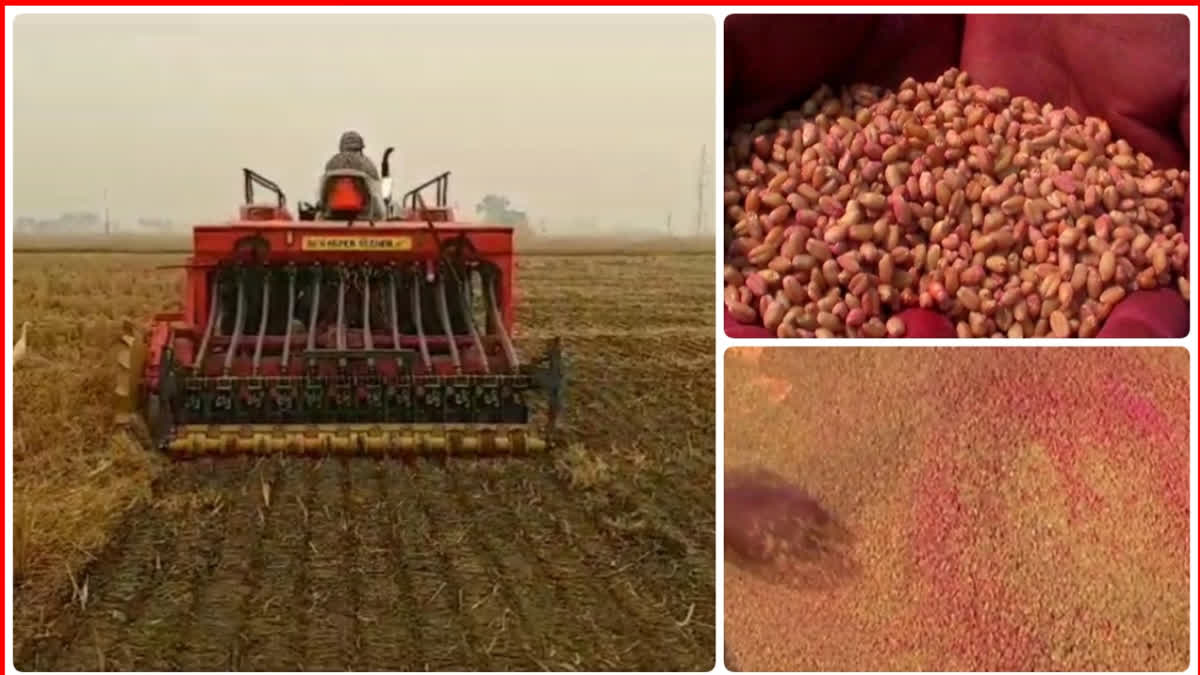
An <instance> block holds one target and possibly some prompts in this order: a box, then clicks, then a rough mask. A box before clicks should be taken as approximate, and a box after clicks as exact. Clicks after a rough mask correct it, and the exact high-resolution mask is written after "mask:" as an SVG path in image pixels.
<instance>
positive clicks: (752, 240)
mask: <svg viewBox="0 0 1200 675" xmlns="http://www.w3.org/2000/svg"><path fill="white" fill-rule="evenodd" d="M1188 178H1189V177H1188V172H1187V171H1180V170H1177V169H1166V170H1163V169H1155V168H1154V163H1153V161H1152V160H1151V159H1150V158H1149V157H1148V156H1146V155H1145V154H1143V153H1138V152H1135V151H1134V149H1133V148H1131V147H1130V145H1129V144H1128V143H1127V142H1126V141H1125V140H1123V139H1116V138H1114V137H1113V133H1112V131H1111V129H1110V128H1109V125H1108V123H1107V122H1106V121H1104V120H1102V119H1099V118H1096V117H1088V116H1084V115H1081V114H1080V113H1079V112H1077V111H1075V110H1073V109H1071V108H1069V107H1068V108H1054V107H1053V106H1052V105H1050V104H1045V105H1038V104H1036V103H1035V102H1033V101H1031V100H1029V99H1028V98H1025V97H1022V96H1017V97H1012V96H1010V94H1009V92H1008V91H1007V90H1006V89H1004V88H1002V87H992V88H990V89H989V88H986V87H982V86H980V85H977V84H971V83H970V78H969V76H968V75H967V73H965V72H961V71H959V70H957V69H951V70H948V71H946V73H944V74H943V75H942V76H941V77H940V78H938V79H937V80H936V81H934V82H927V83H923V84H922V83H919V82H916V81H915V80H913V79H912V78H909V79H908V80H905V81H904V82H903V83H902V84H901V85H900V87H899V90H898V91H895V92H892V91H885V90H883V89H882V88H879V87H875V86H870V85H863V84H856V85H853V86H850V87H848V88H845V89H843V90H842V91H841V93H840V94H835V92H834V91H833V89H832V88H830V87H829V86H822V87H821V88H820V89H819V90H818V91H817V92H816V93H815V94H814V95H813V96H812V97H811V98H810V99H809V100H808V101H807V102H805V103H804V105H803V106H802V107H801V108H800V109H799V110H796V111H790V112H787V113H784V114H783V116H782V117H781V118H779V119H767V120H763V121H762V122H759V123H758V124H756V125H754V126H753V127H750V126H743V127H740V128H738V129H736V130H734V132H733V133H732V134H731V138H730V147H729V148H728V151H727V153H726V173H725V206H726V222H727V232H726V236H727V239H728V244H729V256H728V258H727V263H726V265H725V284H726V286H725V303H726V306H727V307H728V309H729V312H730V314H731V315H732V316H733V317H734V318H735V319H736V320H738V321H740V322H742V323H748V324H754V323H761V324H763V325H765V326H766V328H767V329H768V330H770V331H771V332H773V333H775V334H776V335H778V336H779V337H835V336H837V337H842V336H845V337H884V336H901V335H903V334H904V331H905V326H904V323H903V321H902V320H901V319H900V318H899V317H897V316H893V315H894V314H895V313H898V312H899V311H901V310H903V309H906V308H910V307H923V308H926V309H932V310H935V311H940V312H942V313H944V314H946V315H947V316H949V317H950V319H951V321H953V322H954V323H955V324H956V327H957V332H958V335H959V336H960V337H988V336H992V337H1004V336H1007V337H1049V336H1054V337H1072V336H1078V337H1093V336H1095V335H1096V333H1097V332H1098V331H1099V329H1100V326H1101V325H1102V324H1103V322H1104V320H1105V318H1106V317H1107V316H1108V315H1109V313H1110V312H1111V311H1112V309H1113V307H1114V306H1115V305H1116V304H1117V303H1118V302H1120V301H1121V299H1122V298H1124V297H1125V296H1126V295H1127V294H1129V293H1131V292H1133V291H1136V290H1138V289H1154V288H1160V287H1168V286H1174V287H1177V288H1178V289H1179V291H1180V292H1181V293H1182V294H1183V296H1184V298H1185V299H1187V298H1188V296H1189V288H1188V278H1187V270H1188V267H1187V266H1188V244H1187V242H1186V241H1185V236H1184V232H1183V229H1184V228H1183V227H1182V226H1181V225H1180V223H1181V218H1182V215H1183V214H1184V213H1186V209H1187V201H1186V198H1187V184H1188Z"/></svg>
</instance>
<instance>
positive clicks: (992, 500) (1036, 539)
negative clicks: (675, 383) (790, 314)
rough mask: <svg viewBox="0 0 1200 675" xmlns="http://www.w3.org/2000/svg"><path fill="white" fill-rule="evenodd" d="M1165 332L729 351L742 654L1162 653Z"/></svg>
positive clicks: (1182, 408)
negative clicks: (1100, 338) (1090, 341)
mask: <svg viewBox="0 0 1200 675" xmlns="http://www.w3.org/2000/svg"><path fill="white" fill-rule="evenodd" d="M1188 371H1189V358H1188V353H1187V352H1186V351H1185V350H1183V349H1140V348H1121V349H1096V348H1082V349H1080V348H1072V349H1046V348H1009V349H994V348H989V349H930V348H920V349H912V348H904V349H891V348H886V349H827V348H824V349H795V348H794V349H766V350H763V349H732V350H730V351H729V352H728V353H727V354H726V367H725V377H726V390H725V391H726V393H725V401H726V416H725V449H726V455H725V458H726V459H725V464H726V466H725V471H726V474H725V475H726V479H725V542H726V543H725V551H726V561H727V565H726V572H725V580H724V583H725V639H726V647H727V654H726V658H727V659H732V661H733V662H735V663H736V665H737V667H738V668H740V669H744V670H748V671H755V670H758V671H858V670H861V671H868V672H871V671H896V670H901V671H919V670H933V671H1047V670H1052V671H1147V670H1148V671H1180V670H1184V669H1186V668H1187V667H1188V663H1189V649H1188V648H1189V642H1190V640H1189V630H1188V629H1189V537H1188V535H1189V505H1190V498H1189V491H1188V485H1189V429H1188V419H1189V404H1188Z"/></svg>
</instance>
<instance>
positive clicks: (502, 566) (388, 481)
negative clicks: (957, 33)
mask: <svg viewBox="0 0 1200 675" xmlns="http://www.w3.org/2000/svg"><path fill="white" fill-rule="evenodd" d="M178 259H179V258H178V256H164V255H140V254H93V255H79V254H62V253H59V254H19V255H18V256H16V258H15V260H14V320H15V321H16V322H17V325H20V322H22V321H25V320H29V321H31V322H32V323H33V325H32V327H31V329H30V331H29V339H28V341H29V345H30V351H31V353H32V356H29V357H27V358H26V362H25V363H22V366H21V367H19V368H18V369H17V372H16V373H15V382H14V391H15V396H16V401H15V406H14V407H15V426H16V429H17V430H18V433H19V434H20V437H19V438H18V441H17V446H16V449H15V451H14V456H15V457H14V459H15V462H14V488H15V489H14V492H15V494H14V513H15V519H16V520H15V522H16V529H15V535H14V540H15V547H14V548H15V554H16V568H15V569H16V594H15V603H14V604H15V607H14V628H15V631H14V633H15V639H14V651H15V660H16V665H17V667H18V668H21V669H25V670H29V669H40V670H226V669H230V670H236V669H257V670H338V669H359V670H381V669H382V670H419V669H426V668H428V669H433V670H443V671H445V670H451V671H453V670H476V669H482V670H518V669H522V670H524V669H551V670H662V671H672V670H707V669H710V668H711V667H712V664H713V656H714V638H715V627H714V622H715V619H714V597H715V592H714V566H713V563H714V560H713V558H714V555H713V546H714V534H713V532H714V500H713V494H714V461H713V460H714V435H715V431H714V417H713V412H714V405H715V403H714V395H713V385H712V383H713V379H714V374H713V370H714V368H713V365H714V364H713V350H714V342H713V331H714V327H713V319H712V311H711V302H712V300H711V298H712V294H711V278H712V270H713V263H714V260H713V258H712V256H710V255H701V256H689V255H663V256H655V257H629V256H626V257H615V256H614V257H605V256H560V257H550V256H532V257H527V258H524V259H522V260H521V262H520V278H519V281H518V283H519V289H520V291H521V297H520V298H519V300H518V304H519V307H520V309H519V314H518V320H517V321H518V337H519V346H520V347H522V348H523V349H524V350H525V351H526V352H527V353H536V352H539V351H540V349H541V346H542V343H543V342H544V341H545V340H547V339H548V338H550V337H552V336H554V335H559V336H561V337H562V338H563V341H564V346H565V348H566V349H567V352H568V355H569V358H570V361H571V367H572V370H571V373H570V377H571V381H570V391H569V393H568V408H567V411H568V412H567V419H566V421H565V424H566V434H565V436H566V439H567V443H566V447H563V448H560V449H556V450H555V451H553V453H552V454H551V455H549V456H544V457H540V458H523V459H496V460H489V461H480V460H449V461H444V460H435V459H422V460H416V461H411V462H406V461H402V460H374V459H366V458H355V459H341V458H325V459H311V458H295V457H288V458H277V457H276V458H251V457H241V458H232V459H203V460H197V461H189V462H168V461H166V460H163V459H161V458H159V457H157V456H155V455H153V454H152V453H149V452H148V451H145V450H143V449H142V448H141V447H139V446H138V445H137V444H136V443H134V442H133V441H131V440H130V439H129V438H127V437H126V435H125V434H123V433H120V432H117V433H114V432H115V430H114V429H113V427H112V425H111V423H110V420H109V411H108V409H107V407H106V405H105V397H106V396H107V395H108V392H109V390H110V389H111V386H110V385H111V380H110V375H111V369H110V366H109V359H110V358H111V355H110V348H109V346H110V345H111V344H112V343H113V341H114V340H115V338H116V337H117V335H118V331H119V327H120V323H121V320H122V319H123V318H126V317H128V318H139V319H140V318H144V317H147V316H148V315H149V314H150V313H153V312H155V311H160V310H168V309H172V308H177V307H178V304H179V292H178V288H177V283H178V282H177V280H178V279H179V273H178V272H177V271H159V272H155V271H154V267H155V266H157V265H162V264H171V263H174V262H177V261H178ZM651 319H652V320H651Z"/></svg>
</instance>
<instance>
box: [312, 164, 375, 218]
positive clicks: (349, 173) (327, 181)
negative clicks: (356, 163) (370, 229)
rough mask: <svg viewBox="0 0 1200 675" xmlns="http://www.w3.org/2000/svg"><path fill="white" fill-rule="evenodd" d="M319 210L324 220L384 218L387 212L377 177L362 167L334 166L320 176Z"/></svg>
mask: <svg viewBox="0 0 1200 675" xmlns="http://www.w3.org/2000/svg"><path fill="white" fill-rule="evenodd" d="M318 204H319V207H318V208H319V213H320V216H321V218H322V219H324V220H370V221H376V220H383V219H384V218H385V217H386V215H387V212H386V210H385V208H384V204H383V198H382V197H380V195H379V185H378V181H376V180H374V179H372V178H371V177H370V176H369V175H367V174H366V173H365V172H363V171H358V170H355V169H333V170H330V171H326V172H325V174H324V175H323V176H322V177H321V187H320V191H319V194H318Z"/></svg>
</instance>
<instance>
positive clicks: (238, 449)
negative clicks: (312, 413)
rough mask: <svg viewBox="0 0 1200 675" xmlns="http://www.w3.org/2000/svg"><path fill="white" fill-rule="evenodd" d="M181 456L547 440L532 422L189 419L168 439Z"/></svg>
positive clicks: (484, 448)
mask: <svg viewBox="0 0 1200 675" xmlns="http://www.w3.org/2000/svg"><path fill="white" fill-rule="evenodd" d="M166 450H167V452H169V453H171V454H173V455H176V456H180V457H187V456H202V455H212V454H235V453H257V454H274V453H282V452H296V451H299V452H306V453H331V454H345V455H403V454H447V455H489V454H528V453H537V452H543V451H545V450H546V441H545V440H544V439H542V438H538V437H536V436H534V435H532V434H530V433H529V431H528V429H527V428H526V427H522V426H504V425H484V424H463V425H420V424H359V425H356V424H311V425H299V424H278V425H271V424H247V425H183V426H181V427H179V428H178V429H177V430H176V432H175V434H174V436H173V437H172V438H171V439H170V441H168V442H167V444H166Z"/></svg>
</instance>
